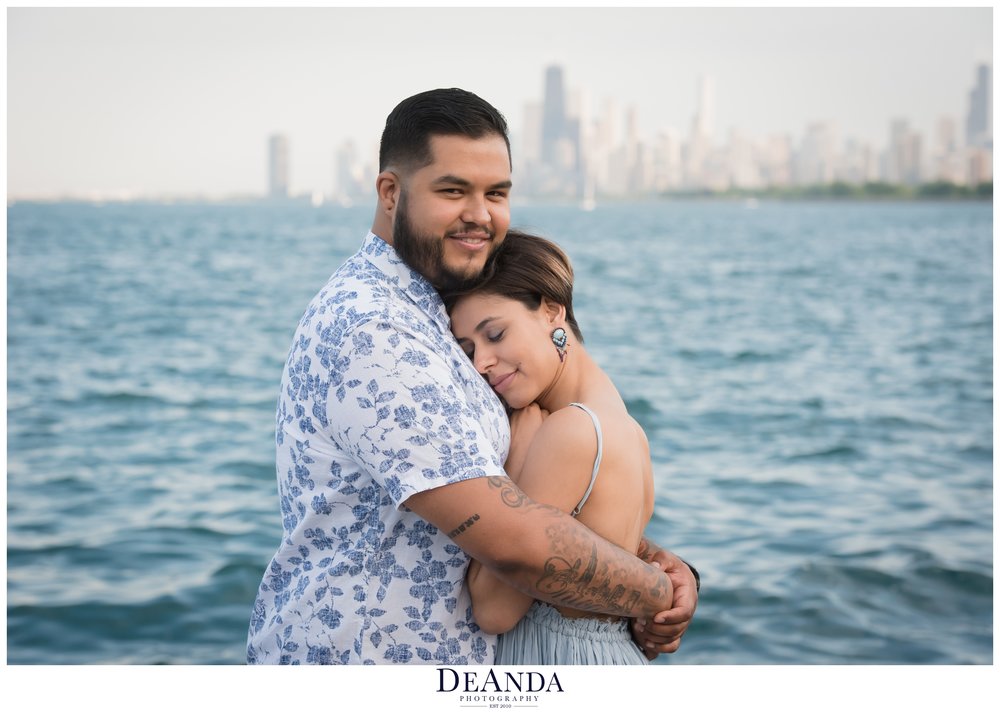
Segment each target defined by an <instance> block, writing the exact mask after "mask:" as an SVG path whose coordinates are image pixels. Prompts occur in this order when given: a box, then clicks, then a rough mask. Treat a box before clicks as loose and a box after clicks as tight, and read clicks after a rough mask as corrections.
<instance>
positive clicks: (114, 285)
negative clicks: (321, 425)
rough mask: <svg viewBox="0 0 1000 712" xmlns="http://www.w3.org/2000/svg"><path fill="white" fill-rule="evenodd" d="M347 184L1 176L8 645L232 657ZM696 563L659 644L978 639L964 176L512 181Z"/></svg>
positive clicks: (972, 210) (846, 658) (984, 270)
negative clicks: (76, 189) (175, 193)
mask: <svg viewBox="0 0 1000 712" xmlns="http://www.w3.org/2000/svg"><path fill="white" fill-rule="evenodd" d="M370 215H371V211H370V208H368V207H365V208H358V209H345V208H332V207H323V208H318V209H313V208H308V207H300V206H287V207H275V206H264V205H257V206H234V205H228V206H186V205H185V206H153V205H127V206H105V207H96V206H83V205H30V204H15V205H12V206H10V207H8V210H7V220H8V237H7V245H8V246H7V256H8V267H7V269H8V272H7V280H8V292H7V297H8V311H7V329H8V337H7V339H8V342H7V348H8V352H7V358H8V371H7V378H8V387H7V399H8V400H7V419H8V420H7V422H8V454H7V465H8V479H7V501H8V511H7V541H8V544H7V547H8V548H7V578H8V584H7V617H8V622H7V626H8V628H7V646H8V648H7V655H8V661H9V662H10V663H241V662H243V655H244V645H245V638H246V627H247V620H248V616H249V613H250V608H251V606H252V603H253V599H254V594H255V590H256V587H257V584H258V582H259V580H260V576H261V574H262V572H263V569H264V567H265V566H266V564H267V561H268V560H269V558H270V555H271V554H272V553H273V550H274V548H275V546H276V544H277V542H278V537H279V532H280V519H279V516H278V506H277V496H276V485H275V476H274V466H273V421H274V414H273V408H274V403H275V399H276V396H277V388H278V383H279V380H280V375H281V367H282V364H283V362H284V359H285V355H286V351H287V348H288V345H289V342H290V339H291V336H292V332H293V330H294V327H295V325H296V323H297V321H298V318H299V316H300V315H301V312H302V310H303V309H304V307H305V305H306V303H307V302H308V300H309V299H310V298H311V297H312V295H313V294H314V293H315V291H316V290H317V289H318V288H319V287H320V286H321V285H322V284H323V283H324V282H325V280H326V278H327V277H328V276H329V273H330V272H332V271H333V269H334V268H335V267H336V266H337V265H338V264H339V263H340V262H341V261H342V260H343V259H344V258H346V257H347V256H348V255H350V254H352V253H353V252H354V251H355V250H356V249H357V247H358V246H359V245H360V242H361V239H362V236H363V234H364V232H365V230H366V229H367V227H368V224H369V222H370ZM516 218H517V219H516V220H515V223H516V224H519V225H520V226H521V227H526V228H529V229H536V230H538V231H541V232H542V233H544V234H546V235H548V236H550V237H552V238H553V239H556V240H557V241H559V242H560V243H561V244H562V245H563V246H564V247H565V248H566V249H567V251H568V252H569V254H570V256H571V257H572V259H573V261H574V265H575V268H576V271H577V296H576V300H577V314H578V317H579V320H580V323H581V326H582V328H583V331H584V334H585V336H586V337H587V344H588V347H589V350H590V351H591V353H592V354H593V355H594V356H595V357H596V358H597V360H598V361H599V362H600V363H601V364H602V365H604V367H605V369H606V370H607V371H608V372H609V373H610V374H611V376H612V378H613V379H614V380H615V382H616V383H617V384H618V386H619V388H620V390H621V391H622V394H623V395H624V396H625V398H626V400H627V402H628V404H629V407H630V410H631V411H632V413H633V414H634V415H635V417H636V418H637V419H638V420H639V421H640V423H642V425H643V426H644V428H645V429H646V432H647V434H648V435H649V439H650V443H651V446H652V452H653V460H654V466H655V470H656V478H657V507H656V512H655V515H654V520H653V523H652V525H651V533H652V536H653V538H654V539H656V540H658V541H660V542H661V543H663V544H664V545H667V546H668V547H669V548H672V549H674V550H675V551H677V552H678V553H681V554H682V555H684V556H685V558H688V559H690V560H691V561H692V562H694V563H695V564H696V565H697V566H698V567H699V569H700V570H701V572H702V575H703V583H704V588H703V591H702V597H701V601H700V604H699V609H698V614H697V616H696V619H695V623H694V624H693V625H692V627H691V629H690V630H689V632H688V634H687V636H686V637H685V642H684V646H683V647H682V649H681V651H680V652H679V653H677V654H676V655H674V656H673V657H672V658H670V659H665V658H662V657H661V660H660V662H663V663H667V664H675V665H676V664H684V663H690V664H696V663H697V664H751V663H752V664H781V663H798V664H801V663H805V664H812V663H819V664H842V663H848V664H850V663H860V664H872V663H890V664H911V663H938V664H963V663H973V664H989V663H992V649H993V615H992V610H993V564H992V562H993V549H992V538H993V537H992V532H993V520H992V512H993V486H992V463H993V445H992V440H993V416H992V413H993V351H992V341H993V310H992V303H993V286H992V258H993V255H992V207H991V206H990V205H988V204H940V205H938V204H853V203H845V204H768V203H764V204H761V205H760V206H759V207H758V208H757V209H753V210H751V209H747V208H745V207H744V206H742V205H740V204H719V203H659V204H644V205H615V206H601V207H599V208H598V209H597V210H596V211H594V212H590V213H583V212H579V211H577V210H575V209H573V208H569V207H555V206H519V207H516Z"/></svg>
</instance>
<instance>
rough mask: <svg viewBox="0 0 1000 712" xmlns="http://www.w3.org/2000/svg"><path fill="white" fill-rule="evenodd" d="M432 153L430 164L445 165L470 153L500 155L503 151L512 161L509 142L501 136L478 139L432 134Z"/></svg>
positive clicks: (458, 135) (488, 135)
mask: <svg viewBox="0 0 1000 712" xmlns="http://www.w3.org/2000/svg"><path fill="white" fill-rule="evenodd" d="M428 148H429V151H428V152H429V153H430V163H428V164H427V165H433V164H435V163H444V162H447V161H449V160H451V159H454V158H459V157H460V156H463V155H467V154H468V153H483V154H488V153H490V152H496V153H500V151H503V155H504V157H505V158H506V159H507V161H508V162H509V161H510V149H509V148H508V147H507V142H506V141H505V140H504V138H503V136H501V135H500V134H495V133H490V134H484V135H482V136H478V137H475V138H473V137H471V136H465V135H463V134H432V135H431V137H430V140H429V141H428Z"/></svg>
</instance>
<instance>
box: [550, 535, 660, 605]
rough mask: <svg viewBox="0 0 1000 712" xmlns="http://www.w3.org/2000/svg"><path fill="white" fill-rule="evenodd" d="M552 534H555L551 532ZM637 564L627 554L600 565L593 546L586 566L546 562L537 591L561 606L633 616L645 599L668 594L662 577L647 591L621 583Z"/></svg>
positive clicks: (560, 560)
mask: <svg viewBox="0 0 1000 712" xmlns="http://www.w3.org/2000/svg"><path fill="white" fill-rule="evenodd" d="M550 534H554V532H552V531H551V530H550ZM635 563H637V562H636V561H635V558H634V557H632V556H630V555H629V554H627V553H626V552H624V551H623V552H621V555H620V556H619V557H617V559H616V558H614V557H612V558H610V559H609V558H608V557H607V556H605V559H604V561H603V562H601V561H600V560H599V556H598V551H597V548H596V547H594V546H591V548H590V554H589V557H588V559H587V561H586V562H584V561H583V560H582V559H573V560H570V559H567V558H566V557H563V556H552V557H550V558H549V559H548V560H547V561H546V562H545V568H544V571H543V573H542V576H541V578H540V579H539V580H538V582H537V586H538V590H539V593H541V594H543V595H544V596H546V597H549V598H550V599H551V600H552V601H553V602H554V603H557V604H558V605H564V606H569V607H571V608H578V609H581V610H592V611H603V612H607V613H614V614H616V615H622V616H633V615H635V613H636V611H637V610H638V609H639V608H640V607H641V606H642V604H643V600H644V599H648V598H649V597H653V598H656V599H659V598H661V597H662V596H664V595H665V594H667V593H668V592H667V591H666V590H665V588H664V582H663V579H662V578H659V577H658V578H657V579H656V583H653V584H651V587H650V589H649V590H648V591H642V590H640V589H636V588H629V587H628V586H626V585H625V584H623V583H620V582H621V581H628V580H629V579H630V578H631V577H630V575H629V566H630V565H634V564H635Z"/></svg>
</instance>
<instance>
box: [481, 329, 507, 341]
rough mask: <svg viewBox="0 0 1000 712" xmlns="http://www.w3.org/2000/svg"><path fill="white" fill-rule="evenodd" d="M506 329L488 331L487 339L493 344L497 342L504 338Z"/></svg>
mask: <svg viewBox="0 0 1000 712" xmlns="http://www.w3.org/2000/svg"><path fill="white" fill-rule="evenodd" d="M504 331H506V330H505V329H497V330H496V331H488V332H486V340H487V341H489V342H490V343H491V344H495V343H497V342H498V341H500V340H501V339H503V334H504Z"/></svg>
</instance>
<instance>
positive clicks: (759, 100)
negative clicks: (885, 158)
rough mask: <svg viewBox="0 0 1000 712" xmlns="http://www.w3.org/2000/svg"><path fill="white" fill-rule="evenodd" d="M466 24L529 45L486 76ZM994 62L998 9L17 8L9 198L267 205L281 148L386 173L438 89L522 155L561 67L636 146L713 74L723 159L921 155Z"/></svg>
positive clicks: (678, 112)
mask: <svg viewBox="0 0 1000 712" xmlns="http://www.w3.org/2000/svg"><path fill="white" fill-rule="evenodd" d="M408 12H419V13H420V20H421V23H422V26H426V27H432V26H435V25H436V26H438V27H439V28H440V29H441V31H442V33H443V34H445V35H446V36H447V37H448V41H447V42H439V43H436V44H435V43H431V44H428V43H427V42H422V41H421V37H419V36H417V35H416V33H412V32H411V33H407V32H406V31H405V28H406V24H407V23H406V22H405V19H406V13H408ZM390 15H392V16H393V17H397V18H399V17H400V16H402V20H403V21H401V22H396V23H393V24H392V25H386V23H385V22H384V21H385V20H386V18H388V17H389V16H390ZM435 21H436V22H435ZM470 22H472V24H473V25H475V26H477V27H483V28H485V29H486V30H492V31H493V33H494V34H495V35H496V36H504V37H510V38H514V40H513V42H511V43H508V45H511V44H513V45H515V46H513V47H512V48H510V49H509V50H508V52H507V54H506V55H504V57H503V59H502V60H501V61H500V62H498V63H494V62H492V61H491V55H490V53H489V52H483V51H482V50H481V48H479V47H478V46H477V42H476V41H475V40H474V39H470V38H469V37H468V33H464V34H463V33H460V32H458V30H459V29H461V28H462V27H468V26H469V23H470ZM81 29H86V30H88V31H86V32H81V31H80V30H81ZM223 29H224V30H225V31H222V30H223ZM571 29H572V30H573V31H572V32H571V31H569V30H571ZM560 30H561V32H560ZM449 33H450V34H449ZM375 37H378V38H379V42H378V43H374V42H372V41H371V40H372V39H373V38H375ZM418 47H419V48H421V49H420V50H419V51H416V49H417V48H418ZM180 50H182V51H180ZM470 57H482V58H483V59H482V62H481V63H480V62H474V61H472V60H471V59H470ZM981 63H986V64H989V65H992V9H991V8H962V9H958V10H949V9H943V8H928V9H923V8H901V9H896V8H888V9H886V8H882V9H877V10H870V9H863V8H842V9H841V8H838V9H824V10H812V9H802V8H779V9H773V8H772V9H744V8H717V9H713V10H702V9H691V8H640V9H629V10H610V9H607V8H547V9H542V10H531V9H495V8H494V9H485V8H483V9H479V8H477V9H469V8H460V9H452V10H443V9H439V8H435V9H424V10H419V11H416V10H414V11H411V10H409V9H406V10H399V9H385V8H378V9H372V10H359V9H356V8H333V9H331V8H327V9H322V10H318V9H313V10H295V11H288V10H261V9H254V10H244V9H240V10H230V9H217V10H180V9H176V10H121V9H115V10H25V9H11V10H9V11H8V79H9V83H8V136H7V140H8V172H7V178H8V186H7V195H8V200H11V199H22V198H52V197H59V196H77V197H86V196H88V195H90V196H105V197H108V196H110V197H114V196H115V195H118V196H120V197H143V196H169V195H175V196H192V195H198V196H204V197H225V196H227V195H260V196H263V195H265V194H267V193H268V190H269V188H268V180H269V168H268V161H269V153H268V151H269V149H268V141H269V139H270V137H271V136H273V135H282V136H285V137H286V138H287V140H288V146H287V153H288V157H287V162H288V163H287V165H288V168H287V182H288V191H289V192H290V193H291V194H295V195H301V194H306V195H309V194H314V193H318V194H321V195H327V196H328V195H331V194H332V193H333V192H334V190H335V188H336V182H337V180H338V177H337V171H338V168H337V161H338V158H337V155H338V153H339V152H341V151H343V150H353V151H354V152H356V154H357V156H358V160H360V161H362V162H365V161H370V160H372V159H374V151H375V150H376V148H377V141H378V134H379V133H380V131H381V125H382V123H383V122H384V117H385V115H386V114H387V113H388V111H389V110H391V108H392V106H394V105H395V103H397V102H398V101H399V100H400V99H402V98H404V97H405V96H408V95H409V94H412V93H416V92H417V91H421V90H424V89H427V88H431V87H433V86H462V87H464V88H467V89H470V90H472V91H475V92H476V93H478V94H480V95H481V96H483V97H484V98H486V99H487V100H489V101H491V103H494V104H495V105H496V106H497V107H498V108H499V109H500V110H501V112H503V113H504V114H505V115H506V117H507V119H508V121H509V123H510V125H511V129H512V141H513V142H515V149H514V150H515V152H516V151H518V150H520V149H521V148H522V147H521V146H520V142H521V141H522V139H523V133H524V123H525V116H524V114H525V112H526V109H525V107H526V106H527V105H528V104H530V103H531V102H537V101H539V100H540V99H541V98H542V96H543V93H544V83H545V72H546V71H547V69H548V68H549V67H553V66H559V67H561V68H562V70H563V73H564V82H565V86H566V91H567V95H566V96H565V97H564V101H565V102H566V103H567V105H569V104H571V103H573V102H574V101H576V102H580V101H585V102H587V103H588V104H589V105H590V106H592V107H599V106H601V105H602V104H603V103H606V102H613V103H614V104H615V105H616V106H617V107H620V109H621V112H622V115H624V112H625V111H626V108H627V107H631V111H632V112H633V116H634V120H635V122H636V124H635V125H634V126H633V127H632V130H633V131H634V132H635V133H636V135H638V136H639V137H640V138H641V139H642V140H643V141H649V142H651V141H653V140H654V138H655V137H656V136H657V135H658V134H660V133H662V132H663V131H665V130H670V129H672V130H674V131H676V132H679V133H680V134H681V135H683V136H685V137H686V136H688V134H689V133H690V130H691V122H692V120H693V119H694V116H695V113H696V111H697V110H698V106H697V104H698V99H697V97H698V92H699V91H700V90H699V82H700V81H701V80H702V78H703V77H711V80H712V83H713V87H714V97H715V101H714V106H713V107H712V109H711V113H712V114H713V115H714V117H715V118H714V120H713V121H709V122H708V123H709V124H710V125H711V124H714V131H715V135H714V136H712V137H711V138H712V140H713V141H714V142H715V143H717V144H721V143H724V142H726V141H727V140H729V137H730V136H731V135H732V133H733V132H736V133H738V134H740V135H744V136H747V137H751V138H754V139H758V138H759V139H764V138H765V137H767V136H769V135H771V134H778V133H784V134H787V135H789V136H790V137H791V138H792V139H793V140H794V141H795V142H796V143H798V142H800V141H802V140H803V137H804V136H805V135H806V133H807V131H808V127H809V126H810V125H813V124H816V123H822V122H829V123H832V124H833V125H835V126H837V129H838V133H839V136H840V137H841V138H843V139H846V138H855V139H857V140H858V141H861V142H866V143H868V144H871V145H873V146H878V147H880V148H881V147H884V146H886V144H887V143H888V142H889V137H890V130H891V129H890V126H891V122H893V121H896V120H900V119H903V120H906V121H907V122H908V123H909V125H910V127H911V128H912V130H913V131H915V132H917V133H920V134H922V135H923V136H924V137H925V139H924V140H925V141H926V142H928V144H929V143H930V142H931V140H932V137H933V136H934V134H935V131H936V130H937V124H938V122H939V120H940V118H941V117H942V116H951V117H952V118H953V119H954V120H955V121H956V122H958V131H959V132H960V133H964V129H965V121H966V114H967V112H968V105H967V104H968V101H969V91H970V89H971V87H972V83H973V72H974V71H975V68H976V66H977V65H979V64H981ZM574 92H579V93H582V94H583V95H584V96H583V98H582V99H581V98H580V97H579V96H577V97H575V98H574V97H573V96H572V94H573V93H574ZM591 111H596V108H592V109H591ZM620 123H623V124H624V119H622V120H620ZM348 142H352V143H353V144H354V146H353V148H349V147H346V146H347V143H348ZM514 158H515V162H517V161H518V160H519V156H518V155H516V153H515V156H514Z"/></svg>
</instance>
